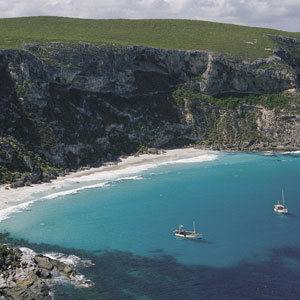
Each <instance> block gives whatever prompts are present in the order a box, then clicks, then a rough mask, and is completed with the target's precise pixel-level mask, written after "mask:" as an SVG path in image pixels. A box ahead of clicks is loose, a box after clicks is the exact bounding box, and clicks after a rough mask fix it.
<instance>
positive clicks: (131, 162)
mask: <svg viewBox="0 0 300 300" xmlns="http://www.w3.org/2000/svg"><path fill="white" fill-rule="evenodd" d="M216 158H217V152H213V151H204V150H199V149H194V148H185V149H173V150H164V151H160V154H159V155H156V154H142V155H139V156H129V157H127V158H125V159H121V161H120V162H118V163H117V164H116V163H112V164H108V165H105V166H101V167H99V168H91V169H88V170H82V171H78V172H75V173H71V174H70V175H67V176H65V177H59V178H57V179H56V180H53V181H52V182H50V183H43V184H35V185H32V186H30V187H21V188H17V189H8V190H7V189H5V186H0V221H1V220H4V219H6V218H7V217H8V215H9V214H11V213H13V212H16V211H20V210H23V209H28V206H29V205H30V204H31V203H33V202H34V201H35V200H37V199H53V198H56V197H58V196H64V195H67V194H76V193H78V192H79V191H80V190H83V189H87V188H96V187H102V186H107V185H109V184H110V182H112V181H118V180H126V179H134V180H138V179H142V178H141V177H139V176H138V174H139V173H141V172H142V171H145V170H148V169H151V168H155V167H157V166H159V165H165V164H176V163H197V162H202V161H209V160H215V159H216Z"/></svg>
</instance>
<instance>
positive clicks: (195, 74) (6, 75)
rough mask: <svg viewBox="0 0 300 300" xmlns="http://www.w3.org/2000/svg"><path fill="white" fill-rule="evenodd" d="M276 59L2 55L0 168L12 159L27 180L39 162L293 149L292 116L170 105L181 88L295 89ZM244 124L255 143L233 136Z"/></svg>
mask: <svg viewBox="0 0 300 300" xmlns="http://www.w3.org/2000/svg"><path fill="white" fill-rule="evenodd" d="M280 51H281V52H280V55H279V54H278V55H272V56H270V57H269V58H267V59H260V60H257V61H254V62H247V61H243V60H241V59H234V58H228V57H225V56H220V55H218V54H215V53H210V52H205V51H175V50H164V49H154V48H147V47H137V46H132V47H121V46H114V45H112V46H107V45H93V44H87V43H64V44H61V43H51V44H47V45H37V44H28V45H24V47H23V50H2V51H0V79H1V80H0V107H1V110H0V136H1V137H2V138H1V140H0V166H2V167H3V168H6V169H8V170H11V168H12V165H14V162H13V161H16V160H15V159H13V157H18V161H19V162H18V168H16V169H18V170H21V169H22V170H23V171H24V170H25V171H26V172H29V173H30V172H31V173H33V170H34V172H38V171H37V168H35V165H36V164H35V162H36V161H37V160H39V159H40V167H41V166H42V165H43V162H42V160H43V159H44V158H45V159H47V160H48V161H49V162H51V163H56V164H58V166H61V167H64V168H66V167H78V166H81V165H86V164H92V163H100V162H103V161H105V160H111V159H113V158H115V157H117V156H119V155H121V154H127V153H133V152H136V151H137V150H138V149H139V148H140V147H145V146H149V147H164V146H174V145H185V144H189V143H195V142H196V143H197V142H198V143H202V142H204V141H205V142H206V145H211V146H214V147H236V148H245V147H252V148H253V149H254V148H255V147H256V148H264V147H271V146H272V147H273V146H276V145H281V146H282V147H283V148H298V147H299V146H300V137H299V136H298V133H297V132H299V131H298V129H299V128H298V127H299V117H298V114H297V109H296V108H295V110H293V112H292V113H291V111H284V110H282V111H280V112H279V113H278V112H276V113H275V111H274V110H272V109H269V110H268V109H266V108H263V107H247V106H245V105H244V106H243V105H242V106H239V107H235V108H234V109H224V108H220V107H217V106H214V105H211V104H207V103H201V101H200V102H199V101H187V103H186V104H185V108H184V109H182V108H180V107H178V103H176V101H175V100H174V98H173V97H172V93H173V92H174V91H175V90H176V89H178V87H182V86H184V87H189V88H191V89H193V90H194V91H195V92H198V93H201V94H205V95H220V94H231V95H232V94H239V95H240V94H270V93H279V92H282V91H285V90H290V89H297V88H298V87H299V84H298V82H299V80H298V69H297V67H296V66H295V63H293V62H292V61H291V54H290V53H287V51H286V50H285V49H284V48H281V49H280ZM277 52H278V53H279V50H278V51H277ZM284 53H285V54H286V56H289V57H290V59H287V58H286V56H285V55H284ZM193 103H194V104H193ZM195 103H196V104H195ZM295 105H296V104H295ZM195 107H196V108H195ZM295 107H296V106H295ZM246 111H247V112H246ZM249 111H250V112H251V118H248V119H247V118H246V119H247V120H246V119H245V116H248V115H249ZM224 118H225V119H226V120H229V119H230V120H231V121H230V122H229V121H226V122H227V123H226V122H225V121H224V120H225V119H224ZM243 120H244V121H243ZM245 120H246V121H245ZM224 122H225V123H226V124H227V125H226V126H227V127H226V126H225V125H224V126H225V127H224V126H223V125H222V124H223V123H224ZM248 123H249V124H248ZM243 126H244V127H243ZM247 126H250V127H251V128H252V129H251V130H252V131H253V130H254V129H253V126H254V127H255V132H256V133H257V134H256V135H255V136H256V138H254V137H251V138H247V135H246V136H245V135H241V134H242V133H241V132H243V131H247V128H248V127H247ZM222 128H223V129H222ZM224 128H225V129H224ZM226 128H227V129H226ZM230 128H231V129H230ZM286 130H288V131H286ZM252 131H251V132H252ZM215 132H217V135H215V134H213V133H215ZM287 132H288V134H287ZM220 133H222V134H220ZM8 136H12V137H14V138H15V139H16V140H17V141H18V142H19V143H20V145H21V146H20V145H18V144H17V143H16V142H14V141H12V140H7V139H6V137H8ZM242 136H243V137H242ZM18 147H19V148H18ZM11 148H13V149H14V150H13V151H7V149H11ZM16 149H19V150H16ZM20 149H21V150H20ZM14 151H15V152H14ZM8 152H9V153H13V155H10V154H9V153H8ZM18 153H19V154H20V153H21V155H19V156H18ZM24 157H25V158H24ZM37 157H39V158H37ZM40 167H39V168H40ZM45 168H46V167H45ZM23 171H22V172H23Z"/></svg>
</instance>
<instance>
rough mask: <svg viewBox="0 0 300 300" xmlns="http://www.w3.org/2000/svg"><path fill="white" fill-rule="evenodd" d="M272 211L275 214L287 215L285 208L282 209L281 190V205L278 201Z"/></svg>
mask: <svg viewBox="0 0 300 300" xmlns="http://www.w3.org/2000/svg"><path fill="white" fill-rule="evenodd" d="M274 211H276V212H277V213H280V214H287V213H288V209H287V207H284V194H283V190H282V204H281V203H280V202H279V200H278V203H277V204H275V205H274Z"/></svg>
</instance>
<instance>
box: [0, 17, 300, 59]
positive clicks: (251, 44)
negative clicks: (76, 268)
mask: <svg viewBox="0 0 300 300" xmlns="http://www.w3.org/2000/svg"><path fill="white" fill-rule="evenodd" d="M265 34H276V35H284V36H289V37H295V38H300V33H290V32H284V31H279V30H273V29H266V28H258V27H247V26H238V25H232V24H222V23H214V22H206V21H192V20H123V19H115V20H87V19H73V18H62V17H25V18H10V19H0V48H1V49H15V48H19V47H20V45H21V44H22V43H26V42H42V43H43V42H49V41H69V42H70V41H73V42H77V41H85V42H93V43H116V44H122V45H144V46H150V47H157V48H168V49H183V50H208V51H214V52H220V53H226V54H229V55H232V56H239V57H243V58H249V59H255V58H259V57H267V56H269V55H270V54H271V51H270V49H272V48H274V42H272V41H271V40H270V39H269V38H267V37H266V36H265ZM266 49H268V50H266Z"/></svg>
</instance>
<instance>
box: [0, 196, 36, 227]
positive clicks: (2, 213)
mask: <svg viewBox="0 0 300 300" xmlns="http://www.w3.org/2000/svg"><path fill="white" fill-rule="evenodd" d="M33 202H34V201H33V200H32V201H27V202H24V203H21V204H18V205H15V206H10V207H7V208H4V209H1V210H0V222H2V221H4V220H6V219H7V218H9V216H10V215H11V214H13V213H16V212H20V211H22V210H26V208H28V206H30V205H31V204H32V203H33Z"/></svg>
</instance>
